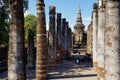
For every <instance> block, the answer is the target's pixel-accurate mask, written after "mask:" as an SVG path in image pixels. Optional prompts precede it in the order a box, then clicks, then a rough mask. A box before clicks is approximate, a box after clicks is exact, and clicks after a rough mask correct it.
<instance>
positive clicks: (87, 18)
mask: <svg viewBox="0 0 120 80" xmlns="http://www.w3.org/2000/svg"><path fill="white" fill-rule="evenodd" d="M83 21H91V17H83Z"/></svg>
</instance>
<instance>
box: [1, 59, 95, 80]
mask: <svg viewBox="0 0 120 80" xmlns="http://www.w3.org/2000/svg"><path fill="white" fill-rule="evenodd" d="M6 77H7V72H4V73H0V80H6V79H7V78H6ZM27 80H35V70H29V71H28V70H27ZM47 80H97V75H96V73H95V71H94V70H93V69H92V64H91V63H89V62H86V63H80V64H75V62H74V61H63V63H61V64H58V65H57V68H56V69H55V70H48V79H47Z"/></svg>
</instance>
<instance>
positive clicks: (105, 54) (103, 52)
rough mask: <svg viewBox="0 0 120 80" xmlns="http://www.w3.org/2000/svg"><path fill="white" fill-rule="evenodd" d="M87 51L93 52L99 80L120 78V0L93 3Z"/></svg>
mask: <svg viewBox="0 0 120 80" xmlns="http://www.w3.org/2000/svg"><path fill="white" fill-rule="evenodd" d="M87 33H90V34H89V35H87V40H88V41H90V42H88V46H87V52H89V53H92V54H93V68H94V69H95V70H96V72H97V74H98V80H119V79H120V75H119V73H120V65H119V64H120V63H119V62H120V57H119V49H120V39H119V38H120V37H119V36H120V1H119V0H99V2H98V3H94V4H93V12H92V21H91V24H90V25H89V26H88V30H87ZM91 39H92V40H91Z"/></svg>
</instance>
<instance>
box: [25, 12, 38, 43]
mask: <svg viewBox="0 0 120 80" xmlns="http://www.w3.org/2000/svg"><path fill="white" fill-rule="evenodd" d="M24 21H25V42H28V30H29V29H31V30H32V31H33V32H34V37H35V38H36V35H35V34H36V26H37V23H36V21H37V20H36V17H35V16H34V15H32V14H28V15H26V16H25V19H24Z"/></svg>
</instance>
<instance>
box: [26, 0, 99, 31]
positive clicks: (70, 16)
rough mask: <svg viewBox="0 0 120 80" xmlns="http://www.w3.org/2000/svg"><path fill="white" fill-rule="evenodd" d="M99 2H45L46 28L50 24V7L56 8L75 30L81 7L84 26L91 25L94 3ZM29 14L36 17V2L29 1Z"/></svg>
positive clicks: (86, 0)
mask: <svg viewBox="0 0 120 80" xmlns="http://www.w3.org/2000/svg"><path fill="white" fill-rule="evenodd" d="M97 1H98V0H44V2H45V11H46V12H45V14H46V26H48V22H49V6H50V5H54V6H56V13H62V18H66V19H67V21H68V22H69V26H70V27H71V29H72V30H73V26H74V25H75V23H76V17H77V10H78V7H79V6H80V8H81V15H82V20H83V24H84V25H86V27H87V25H88V24H89V23H90V19H91V14H92V6H93V3H95V2H97ZM28 13H31V14H34V15H36V0H29V10H28Z"/></svg>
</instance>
